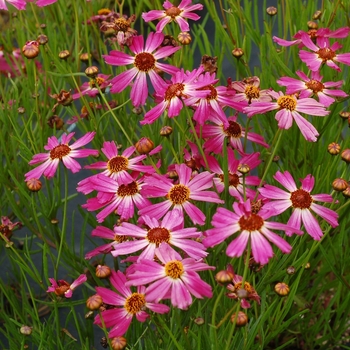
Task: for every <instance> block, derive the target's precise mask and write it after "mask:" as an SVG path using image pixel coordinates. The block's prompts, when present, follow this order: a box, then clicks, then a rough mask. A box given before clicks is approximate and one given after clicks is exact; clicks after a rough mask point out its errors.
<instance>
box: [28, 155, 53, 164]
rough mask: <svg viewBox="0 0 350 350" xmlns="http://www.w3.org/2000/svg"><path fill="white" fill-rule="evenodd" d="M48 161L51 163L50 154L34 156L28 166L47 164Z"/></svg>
mask: <svg viewBox="0 0 350 350" xmlns="http://www.w3.org/2000/svg"><path fill="white" fill-rule="evenodd" d="M46 160H49V161H50V162H51V158H50V153H38V154H34V156H33V159H32V160H31V161H30V162H29V163H28V164H29V165H34V164H38V163H42V162H45V161H46Z"/></svg>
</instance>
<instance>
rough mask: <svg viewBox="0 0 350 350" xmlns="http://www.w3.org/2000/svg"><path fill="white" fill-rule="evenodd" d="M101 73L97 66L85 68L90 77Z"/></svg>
mask: <svg viewBox="0 0 350 350" xmlns="http://www.w3.org/2000/svg"><path fill="white" fill-rule="evenodd" d="M98 73H99V70H98V67H96V66H90V67H87V68H86V69H85V74H86V76H88V77H89V78H92V79H93V78H96V77H97V75H98Z"/></svg>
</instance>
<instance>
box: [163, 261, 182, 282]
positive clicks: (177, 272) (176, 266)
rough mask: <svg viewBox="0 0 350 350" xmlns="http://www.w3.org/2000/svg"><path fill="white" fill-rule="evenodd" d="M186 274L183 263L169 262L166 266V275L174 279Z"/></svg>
mask: <svg viewBox="0 0 350 350" xmlns="http://www.w3.org/2000/svg"><path fill="white" fill-rule="evenodd" d="M184 272H185V270H184V267H183V265H182V262H181V261H177V260H175V261H169V262H167V263H166V264H165V274H166V275H167V276H169V277H170V278H172V279H177V278H180V277H181V275H182V274H183V273H184Z"/></svg>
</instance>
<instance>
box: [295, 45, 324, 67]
mask: <svg viewBox="0 0 350 350" xmlns="http://www.w3.org/2000/svg"><path fill="white" fill-rule="evenodd" d="M299 57H300V59H301V60H302V61H303V62H305V63H306V65H307V67H308V68H309V69H310V70H312V71H317V70H319V69H320V66H321V64H322V60H321V59H320V58H319V57H318V55H317V54H315V53H313V52H308V51H304V50H301V51H299Z"/></svg>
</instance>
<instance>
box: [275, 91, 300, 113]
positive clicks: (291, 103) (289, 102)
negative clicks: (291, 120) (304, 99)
mask: <svg viewBox="0 0 350 350" xmlns="http://www.w3.org/2000/svg"><path fill="white" fill-rule="evenodd" d="M277 104H278V105H279V106H280V108H281V109H288V110H290V111H294V110H295V107H296V106H297V100H296V99H295V98H294V97H292V96H289V95H286V96H281V97H279V98H278V100H277Z"/></svg>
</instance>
